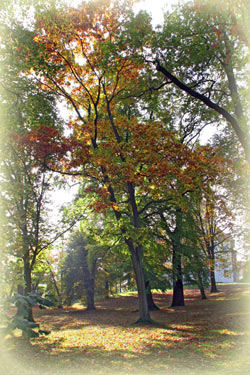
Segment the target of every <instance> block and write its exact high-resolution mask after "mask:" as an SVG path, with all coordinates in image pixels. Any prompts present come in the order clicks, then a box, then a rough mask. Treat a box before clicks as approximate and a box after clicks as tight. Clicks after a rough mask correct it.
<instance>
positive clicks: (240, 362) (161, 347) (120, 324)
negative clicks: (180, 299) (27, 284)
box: [0, 284, 250, 375]
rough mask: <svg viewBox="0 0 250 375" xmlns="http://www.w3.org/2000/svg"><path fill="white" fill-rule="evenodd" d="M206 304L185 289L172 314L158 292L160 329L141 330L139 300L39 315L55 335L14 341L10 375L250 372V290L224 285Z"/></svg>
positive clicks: (6, 359)
mask: <svg viewBox="0 0 250 375" xmlns="http://www.w3.org/2000/svg"><path fill="white" fill-rule="evenodd" d="M219 288H220V292H219V293H216V294H209V293H207V295H208V299H207V300H201V299H200V295H199V292H198V290H195V289H193V290H188V289H186V290H185V301H186V306H185V307H175V308H171V307H169V306H170V303H171V292H168V293H154V300H155V302H156V304H157V305H158V306H159V307H160V308H161V310H160V311H155V312H152V313H151V315H152V318H153V319H154V321H155V324H153V325H151V326H146V327H145V326H138V325H135V324H134V322H135V321H136V319H137V313H136V312H135V310H136V309H137V307H138V306H137V299H136V296H135V295H133V294H131V295H122V296H119V297H116V298H111V299H109V300H105V301H102V302H98V303H97V310H96V311H93V312H89V311H86V310H85V309H84V308H83V307H79V306H77V307H74V308H65V309H63V310H56V309H50V310H46V311H43V310H39V311H38V310H36V311H35V319H36V321H37V322H39V323H40V324H41V328H44V329H51V330H52V333H51V334H50V335H49V336H46V337H42V338H39V339H32V340H31V343H30V344H25V343H24V342H23V341H22V339H21V338H20V337H9V338H8V339H5V341H4V342H3V347H2V349H1V356H2V358H1V362H0V363H1V364H0V366H2V367H3V368H2V370H1V367H0V374H3V375H18V374H28V375H37V374H39V375H40V374H43V375H52V374H53V375H56V374H61V375H64V374H66V375H68V374H72V375H76V374H77V375H78V374H79V375H81V374H90V375H99V374H100V375H101V374H105V375H106V374H107V375H108V374H117V375H125V374H136V375H137V374H138V375H142V374H143V375H144V374H146V375H147V374H148V375H149V374H150V375H158V374H159V375H161V374H162V375H163V374H164V375H179V374H182V375H200V374H201V375H208V374H223V375H232V374H240V375H247V374H250V326H249V323H250V285H249V284H231V285H220V286H219Z"/></svg>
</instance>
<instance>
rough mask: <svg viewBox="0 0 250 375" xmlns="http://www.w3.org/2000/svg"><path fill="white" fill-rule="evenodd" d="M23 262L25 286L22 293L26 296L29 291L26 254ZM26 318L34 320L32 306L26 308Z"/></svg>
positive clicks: (29, 273)
mask: <svg viewBox="0 0 250 375" xmlns="http://www.w3.org/2000/svg"><path fill="white" fill-rule="evenodd" d="M23 262H24V282H25V288H24V295H25V296H27V295H28V294H29V293H31V287H32V282H31V267H30V264H29V257H28V255H27V254H26V255H25V256H24V257H23ZM26 319H28V321H29V322H34V317H33V312H32V306H30V308H29V309H28V314H27V316H26Z"/></svg>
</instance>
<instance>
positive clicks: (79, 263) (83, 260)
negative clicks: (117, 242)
mask: <svg viewBox="0 0 250 375" xmlns="http://www.w3.org/2000/svg"><path fill="white" fill-rule="evenodd" d="M104 250H105V249H103V248H102V247H98V246H96V245H92V244H90V243H88V240H87V236H86V234H84V233H83V232H82V231H81V230H80V229H78V230H77V231H75V232H73V233H72V235H71V237H70V239H69V242H68V246H67V253H66V254H67V255H66V257H65V260H64V263H63V266H62V282H63V284H64V288H66V303H67V304H71V303H72V301H73V299H74V298H75V297H77V298H81V297H83V294H85V297H86V305H87V310H94V309H95V303H94V296H95V275H96V271H97V264H98V260H99V258H100V257H101V256H102V253H103V251H104ZM83 289H84V290H85V293H83V292H82V290H83Z"/></svg>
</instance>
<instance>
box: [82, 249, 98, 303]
mask: <svg viewBox="0 0 250 375" xmlns="http://www.w3.org/2000/svg"><path fill="white" fill-rule="evenodd" d="M87 256H88V251H84V250H83V251H82V270H83V282H84V286H85V290H86V303H87V310H95V267H96V262H93V264H92V270H89V264H88V259H87Z"/></svg>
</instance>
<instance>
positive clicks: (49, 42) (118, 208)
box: [23, 1, 215, 322]
mask: <svg viewBox="0 0 250 375" xmlns="http://www.w3.org/2000/svg"><path fill="white" fill-rule="evenodd" d="M130 14H131V11H130V8H129V2H124V3H121V4H120V3H119V2H114V3H111V2H109V1H107V2H105V3H103V2H99V1H95V2H92V3H83V4H82V5H81V9H74V8H69V9H67V11H66V10H61V9H57V10H56V13H55V12H54V10H53V9H52V10H49V11H48V12H43V13H42V14H40V15H39V17H37V24H36V31H35V33H36V34H35V35H34V34H32V35H29V43H30V44H28V45H30V47H29V53H28V54H26V57H27V70H28V69H33V71H35V72H36V78H37V80H38V83H39V84H40V87H41V88H42V89H44V90H46V91H47V92H50V93H53V94H56V95H58V96H60V97H63V98H64V99H65V100H66V102H67V103H68V105H69V107H70V109H71V110H72V117H71V120H70V121H69V122H68V126H69V128H70V129H71V130H70V131H71V134H70V135H69V136H68V137H66V136H65V135H63V134H61V132H60V130H57V131H54V130H53V132H52V131H51V129H45V128H44V127H42V128H41V129H39V130H38V131H36V132H34V131H33V132H28V134H26V135H25V137H24V138H23V142H26V144H28V145H30V149H31V152H32V154H33V155H34V157H36V158H37V159H39V160H40V162H41V163H43V164H46V166H47V168H48V169H50V170H54V171H59V172H61V173H64V174H72V175H78V176H80V177H82V178H83V179H84V181H85V182H88V183H89V186H88V188H87V189H86V193H92V194H94V195H95V199H94V200H93V203H92V204H90V208H92V209H94V210H95V211H96V212H97V213H98V212H105V211H107V210H111V211H112V212H113V215H114V217H115V218H116V225H117V227H118V228H119V230H120V234H121V235H122V236H123V240H124V242H125V244H126V245H127V247H128V249H129V252H130V256H131V259H132V264H133V268H134V272H135V278H136V283H137V288H138V296H139V311H140V317H139V321H142V322H150V321H151V319H150V316H149V312H148V305H147V298H146V290H145V280H144V274H143V263H142V259H143V251H144V250H143V248H144V243H143V242H144V240H143V239H144V237H145V233H146V232H147V230H148V229H147V227H146V225H145V223H144V221H143V219H142V217H143V213H144V212H145V211H146V209H147V208H148V207H150V205H153V204H154V202H155V201H156V200H163V201H164V200H168V199H171V200H173V201H174V202H175V201H178V199H179V198H180V196H182V195H183V193H184V192H185V191H186V190H188V189H190V187H192V186H194V181H195V184H196V183H197V186H199V184H201V182H202V179H201V175H202V174H203V173H204V171H205V170H207V168H208V164H210V165H209V168H211V175H212V174H213V173H215V169H214V167H215V164H214V161H213V159H211V158H210V155H209V151H208V149H206V148H199V147H197V148H196V149H195V150H192V148H191V147H188V146H187V145H184V144H183V143H181V142H180V141H179V140H178V139H177V138H176V133H175V132H174V131H172V130H167V129H166V126H165V124H164V123H162V122H161V121H157V120H153V119H151V118H149V117H148V116H143V115H142V114H141V115H140V113H141V112H142V111H141V109H140V106H139V105H136V101H137V99H136V94H137V93H138V87H141V86H140V85H141V82H143V80H142V76H143V73H144V68H145V66H144V62H143V60H138V59H137V58H136V59H133V58H132V55H133V53H134V50H133V49H131V50H130V51H129V53H127V51H128V49H127V47H126V49H124V43H125V42H124V41H123V40H122V32H123V31H124V30H125V28H126V24H127V22H128V21H129V19H130ZM65 15H67V16H65ZM55 20H56V22H55ZM144 21H145V20H144ZM31 38H32V39H33V42H32V40H31ZM125 44H126V43H125ZM26 46H27V44H26ZM25 48H26V47H25ZM25 51H26V49H25ZM133 56H134V55H133ZM143 85H144V83H143ZM143 89H144V86H143ZM131 108H132V110H131ZM180 181H181V185H182V188H178V189H176V190H175V191H176V194H175V196H174V197H173V196H171V198H170V197H169V195H168V187H170V186H173V185H176V186H177V185H178V186H179V185H180V184H179V182H180ZM144 198H146V199H144Z"/></svg>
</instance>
